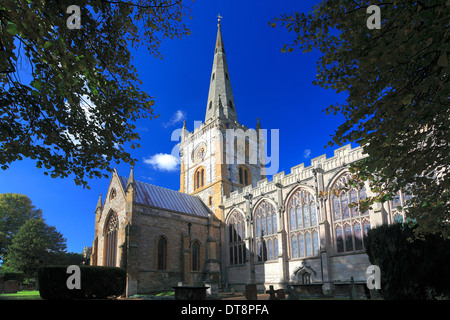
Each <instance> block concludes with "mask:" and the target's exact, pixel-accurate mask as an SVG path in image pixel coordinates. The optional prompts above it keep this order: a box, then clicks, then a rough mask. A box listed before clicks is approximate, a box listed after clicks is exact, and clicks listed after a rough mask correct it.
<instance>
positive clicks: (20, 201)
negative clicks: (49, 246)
mask: <svg viewBox="0 0 450 320" xmlns="http://www.w3.org/2000/svg"><path fill="white" fill-rule="evenodd" d="M38 218H42V210H41V209H36V207H35V206H34V205H33V204H32V202H31V200H30V198H28V197H27V196H25V195H23V194H17V193H14V194H13V193H2V194H0V221H1V223H0V260H4V258H5V253H6V248H8V246H9V245H10V244H11V243H12V239H13V238H14V235H15V234H16V233H17V232H18V231H19V228H20V227H21V226H22V225H24V224H25V222H26V221H27V220H29V219H38Z"/></svg>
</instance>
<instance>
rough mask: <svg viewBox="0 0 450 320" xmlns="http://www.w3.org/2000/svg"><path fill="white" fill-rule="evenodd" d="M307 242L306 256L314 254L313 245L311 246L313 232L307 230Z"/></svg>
mask: <svg viewBox="0 0 450 320" xmlns="http://www.w3.org/2000/svg"><path fill="white" fill-rule="evenodd" d="M305 243H306V256H307V257H309V256H312V246H311V234H310V233H309V232H307V233H306V234H305Z"/></svg>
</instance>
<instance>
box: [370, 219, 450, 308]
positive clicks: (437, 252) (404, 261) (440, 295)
mask: <svg viewBox="0 0 450 320" xmlns="http://www.w3.org/2000/svg"><path fill="white" fill-rule="evenodd" d="M413 230H414V228H409V227H408V226H407V225H406V224H400V223H395V224H393V225H386V224H383V225H380V226H378V227H376V228H373V229H371V230H369V232H368V237H367V238H366V239H365V240H364V243H365V245H366V252H367V255H368V256H369V261H370V263H371V264H373V265H377V266H379V267H380V271H381V294H382V295H383V297H384V298H385V299H388V300H392V299H394V300H398V299H448V298H449V297H450V268H449V267H448V264H449V262H450V240H445V239H443V238H442V237H441V236H440V235H439V234H435V235H433V234H427V235H426V236H425V237H424V239H415V240H413V239H414V232H413Z"/></svg>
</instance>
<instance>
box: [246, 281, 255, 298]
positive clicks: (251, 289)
mask: <svg viewBox="0 0 450 320" xmlns="http://www.w3.org/2000/svg"><path fill="white" fill-rule="evenodd" d="M245 299H247V300H258V292H257V291H256V284H247V285H246V286H245Z"/></svg>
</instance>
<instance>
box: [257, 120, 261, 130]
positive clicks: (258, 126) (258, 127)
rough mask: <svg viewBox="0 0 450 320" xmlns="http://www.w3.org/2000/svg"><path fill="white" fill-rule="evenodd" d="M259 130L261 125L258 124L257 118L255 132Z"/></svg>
mask: <svg viewBox="0 0 450 320" xmlns="http://www.w3.org/2000/svg"><path fill="white" fill-rule="evenodd" d="M259 129H261V123H259V118H256V130H259Z"/></svg>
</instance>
